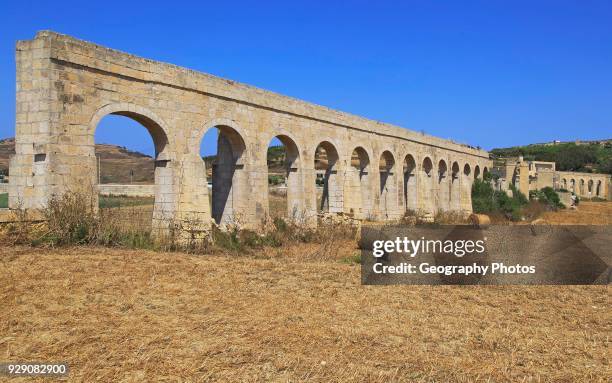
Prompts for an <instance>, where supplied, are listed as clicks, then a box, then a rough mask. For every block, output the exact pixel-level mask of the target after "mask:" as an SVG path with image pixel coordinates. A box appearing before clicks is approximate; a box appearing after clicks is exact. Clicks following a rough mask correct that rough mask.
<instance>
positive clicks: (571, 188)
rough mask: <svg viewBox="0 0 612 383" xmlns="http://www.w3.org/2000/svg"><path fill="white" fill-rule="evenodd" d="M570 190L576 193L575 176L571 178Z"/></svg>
mask: <svg viewBox="0 0 612 383" xmlns="http://www.w3.org/2000/svg"><path fill="white" fill-rule="evenodd" d="M570 191H571V192H572V193H574V194H575V193H576V180H575V179H573V178H572V179H571V180H570Z"/></svg>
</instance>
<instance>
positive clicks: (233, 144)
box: [197, 123, 250, 225]
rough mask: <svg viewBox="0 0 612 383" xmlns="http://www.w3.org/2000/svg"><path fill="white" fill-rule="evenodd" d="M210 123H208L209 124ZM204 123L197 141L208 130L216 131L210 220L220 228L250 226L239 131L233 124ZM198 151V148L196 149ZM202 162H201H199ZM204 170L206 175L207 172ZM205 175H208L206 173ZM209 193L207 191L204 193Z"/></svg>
mask: <svg viewBox="0 0 612 383" xmlns="http://www.w3.org/2000/svg"><path fill="white" fill-rule="evenodd" d="M209 124H210V123H209ZM209 124H207V125H206V126H208V129H200V130H199V131H198V133H197V134H198V135H197V137H199V139H200V142H199V144H201V142H202V141H203V139H204V135H205V133H206V132H207V131H208V130H210V129H217V131H218V135H217V155H216V157H215V159H214V161H213V162H212V164H211V165H212V168H211V169H210V170H211V173H212V187H211V190H210V192H211V194H212V195H211V197H210V201H211V202H210V211H211V217H212V218H213V219H214V220H215V222H216V223H217V224H219V225H234V224H249V223H250V222H248V219H249V217H247V216H245V213H246V215H248V210H249V209H248V202H247V201H248V200H249V192H250V191H249V180H248V171H247V169H245V164H246V163H248V161H246V158H245V157H246V152H247V150H246V149H247V146H246V142H245V140H244V138H243V135H242V134H240V132H239V130H238V129H237V128H236V127H235V126H233V125H212V126H210V125H209ZM198 152H199V148H198ZM202 163H204V161H203V160H202ZM204 167H205V172H206V171H207V170H208V169H206V165H205V166H204ZM205 174H207V173H205ZM205 193H208V190H207V189H206V192H205Z"/></svg>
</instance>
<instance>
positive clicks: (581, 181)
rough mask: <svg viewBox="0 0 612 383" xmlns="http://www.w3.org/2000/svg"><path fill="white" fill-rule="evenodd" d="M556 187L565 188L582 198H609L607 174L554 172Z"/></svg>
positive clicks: (608, 177)
mask: <svg viewBox="0 0 612 383" xmlns="http://www.w3.org/2000/svg"><path fill="white" fill-rule="evenodd" d="M556 179H557V182H558V185H557V189H566V190H568V191H570V192H574V193H575V194H576V195H578V196H579V197H582V198H593V197H597V198H602V199H607V200H609V199H610V180H611V176H610V175H609V174H598V173H580V172H560V171H557V172H556Z"/></svg>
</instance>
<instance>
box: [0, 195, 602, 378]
mask: <svg viewBox="0 0 612 383" xmlns="http://www.w3.org/2000/svg"><path fill="white" fill-rule="evenodd" d="M107 202H108V204H109V206H114V204H115V202H117V201H115V200H112V199H110V200H109V201H107ZM119 202H121V206H124V205H126V206H125V207H122V208H120V209H117V208H116V207H114V208H110V209H104V210H103V211H104V214H110V215H113V217H115V219H119V218H116V217H123V216H125V217H124V218H125V222H126V224H129V225H131V226H133V225H137V222H141V221H142V222H141V224H142V225H146V224H148V223H147V222H149V220H150V213H151V206H150V205H138V204H136V205H138V206H134V205H135V204H134V203H132V202H133V201H128V202H129V203H125V202H126V201H119ZM145 202H146V201H145ZM143 203H144V202H143ZM271 207H272V211H273V212H274V213H277V214H279V215H280V212H282V211H283V210H284V209H286V202H284V199H283V198H282V197H279V196H273V198H272V199H271ZM610 213H612V204H611V203H596V202H583V203H581V204H580V206H579V209H578V210H576V211H569V210H567V211H558V212H554V213H552V212H551V213H544V215H543V217H544V219H545V220H546V221H548V222H551V223H555V224H563V223H573V224H581V223H586V224H589V223H590V224H592V223H599V224H602V223H605V222H609V221H606V220H609V218H610ZM138 217H139V218H138ZM119 220H120V221H122V222H123V221H124V220H122V219H119ZM131 226H130V227H131ZM358 254H359V253H358V249H357V247H356V244H355V242H354V241H353V240H348V239H342V238H336V239H334V240H333V241H331V242H327V243H324V244H318V243H301V244H295V245H290V246H284V247H277V248H270V247H268V248H264V249H260V250H256V249H249V250H246V253H243V254H240V255H237V254H235V253H234V254H231V253H226V252H223V251H221V252H219V251H216V252H215V254H214V255H192V254H184V253H163V252H153V251H145V250H129V249H121V248H102V247H66V248H48V247H47V248H32V247H14V246H13V247H0V287H1V288H0V305H1V307H2V310H0V361H44V362H53V361H56V362H57V361H66V362H68V363H69V365H70V376H69V378H68V381H77V382H91V381H100V382H110V381H121V382H143V381H146V382H149V381H166V382H174V381H185V382H196V381H198V382H199V381H317V382H328V381H337V382H344V381H354V382H363V381H368V382H369V381H371V382H388V381H405V382H473V381H474V382H548V381H550V382H609V381H610V380H611V378H612V369H611V367H610V351H611V346H612V345H611V339H610V338H611V335H612V315H611V314H610V313H611V312H612V311H611V308H612V307H611V303H612V300H611V298H610V297H611V295H610V289H609V286H557V287H555V286H531V287H527V286H476V287H470V286H437V287H429V286H384V287H381V286H362V285H361V284H360V269H359V265H358V264H355V263H354V260H355V259H356V255H358ZM1 380H2V377H0V381H1ZM43 380H44V379H39V381H43ZM11 381H19V380H18V379H13V380H11ZM22 381H36V379H33V378H24V379H22Z"/></svg>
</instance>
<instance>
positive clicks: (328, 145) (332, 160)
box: [314, 140, 343, 213]
mask: <svg viewBox="0 0 612 383" xmlns="http://www.w3.org/2000/svg"><path fill="white" fill-rule="evenodd" d="M323 152H324V153H325V157H324V158H323ZM339 160H340V158H339V155H338V149H337V147H336V146H335V145H334V144H333V143H332V142H331V141H328V140H325V141H321V142H320V143H319V144H318V145H317V146H316V147H315V150H314V164H315V165H314V166H315V174H316V177H317V184H319V183H320V186H321V189H322V190H321V202H320V203H319V204H318V209H319V210H320V211H323V212H328V213H341V212H342V211H343V206H342V197H343V196H342V183H341V180H340V176H339V172H338V169H339V167H340V166H339V165H340V164H339ZM317 194H318V192H317ZM315 197H316V196H315Z"/></svg>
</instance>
